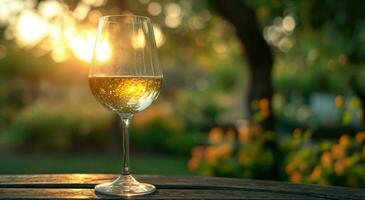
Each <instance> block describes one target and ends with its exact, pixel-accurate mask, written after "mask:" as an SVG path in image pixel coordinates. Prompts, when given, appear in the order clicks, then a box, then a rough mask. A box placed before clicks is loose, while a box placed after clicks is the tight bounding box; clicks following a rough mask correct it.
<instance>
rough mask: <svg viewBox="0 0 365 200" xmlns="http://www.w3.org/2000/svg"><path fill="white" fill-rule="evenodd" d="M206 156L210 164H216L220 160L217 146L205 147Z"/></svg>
mask: <svg viewBox="0 0 365 200" xmlns="http://www.w3.org/2000/svg"><path fill="white" fill-rule="evenodd" d="M205 158H206V160H207V162H208V163H209V164H214V163H215V162H216V161H217V160H218V155H217V150H216V148H215V147H207V148H206V149H205Z"/></svg>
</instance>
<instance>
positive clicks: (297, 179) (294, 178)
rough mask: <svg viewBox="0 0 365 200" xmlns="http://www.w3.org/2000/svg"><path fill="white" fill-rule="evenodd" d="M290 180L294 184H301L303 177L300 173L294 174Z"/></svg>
mask: <svg viewBox="0 0 365 200" xmlns="http://www.w3.org/2000/svg"><path fill="white" fill-rule="evenodd" d="M290 180H291V181H293V182H300V181H301V180H302V175H301V174H300V173H299V172H293V173H292V174H291V175H290Z"/></svg>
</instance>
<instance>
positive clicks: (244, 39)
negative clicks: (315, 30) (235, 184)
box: [212, 0, 279, 179]
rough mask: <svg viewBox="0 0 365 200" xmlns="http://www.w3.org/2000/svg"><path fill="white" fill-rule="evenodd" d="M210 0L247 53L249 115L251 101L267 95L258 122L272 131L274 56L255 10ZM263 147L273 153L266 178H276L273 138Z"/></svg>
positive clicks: (231, 0) (237, 0)
mask: <svg viewBox="0 0 365 200" xmlns="http://www.w3.org/2000/svg"><path fill="white" fill-rule="evenodd" d="M212 3H213V5H214V7H215V9H216V10H217V11H218V12H219V14H220V15H221V16H223V17H224V18H225V19H226V20H227V21H229V22H230V23H231V24H232V25H233V26H234V27H235V29H236V34H237V37H238V39H239V40H240V42H241V44H242V46H243V47H244V49H245V54H246V55H247V59H248V62H249V69H250V70H249V71H250V76H249V77H250V78H251V80H250V90H249V93H248V98H247V100H246V102H247V103H246V104H247V105H246V108H247V110H248V111H249V117H250V119H251V121H253V115H254V114H255V113H256V112H257V110H256V109H255V108H253V107H252V105H251V104H252V102H254V101H260V100H263V99H266V102H269V105H268V108H267V109H268V116H266V117H265V118H264V119H263V120H262V121H260V125H261V127H262V128H263V129H264V130H265V131H274V117H273V115H272V109H271V97H272V95H273V88H272V79H271V71H272V67H273V56H272V52H271V50H270V48H269V46H268V44H267V43H266V41H265V40H264V38H263V37H262V34H261V31H260V29H259V28H258V26H257V22H256V18H255V12H254V10H253V9H252V8H250V7H248V6H247V5H246V4H245V3H244V2H243V1H242V0H228V1H226V0H215V1H212ZM266 148H269V149H271V150H272V151H273V153H274V157H275V160H274V163H273V164H274V166H273V168H272V171H271V172H270V175H269V176H270V177H267V178H272V179H276V178H277V177H278V164H277V163H278V162H279V158H278V150H277V145H276V141H274V142H269V143H267V144H266Z"/></svg>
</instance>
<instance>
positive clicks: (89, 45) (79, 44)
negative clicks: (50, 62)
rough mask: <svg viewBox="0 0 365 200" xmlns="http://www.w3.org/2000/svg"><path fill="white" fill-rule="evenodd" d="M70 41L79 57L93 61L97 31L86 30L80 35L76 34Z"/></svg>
mask: <svg viewBox="0 0 365 200" xmlns="http://www.w3.org/2000/svg"><path fill="white" fill-rule="evenodd" d="M69 42H70V44H69V46H70V48H71V50H72V52H73V53H74V54H75V56H76V57H77V58H79V59H81V60H83V61H86V62H91V56H92V53H93V47H94V43H95V31H84V32H83V33H81V34H80V35H75V36H74V37H73V38H71V39H70V41H69Z"/></svg>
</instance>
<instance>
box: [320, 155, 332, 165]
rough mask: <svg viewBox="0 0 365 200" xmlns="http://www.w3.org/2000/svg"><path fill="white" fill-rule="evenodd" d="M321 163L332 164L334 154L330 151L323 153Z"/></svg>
mask: <svg viewBox="0 0 365 200" xmlns="http://www.w3.org/2000/svg"><path fill="white" fill-rule="evenodd" d="M321 163H322V165H323V166H324V167H330V166H332V156H331V153H330V152H325V153H323V154H322V156H321Z"/></svg>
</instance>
